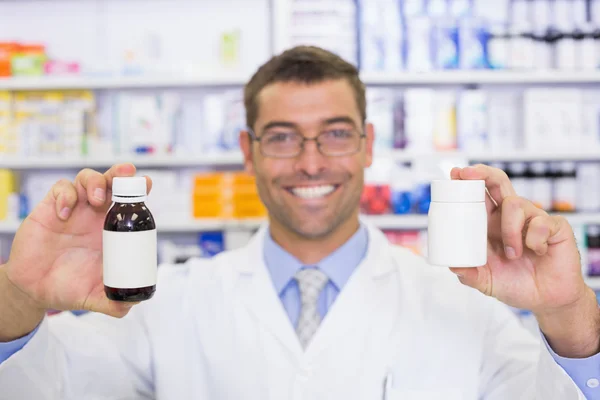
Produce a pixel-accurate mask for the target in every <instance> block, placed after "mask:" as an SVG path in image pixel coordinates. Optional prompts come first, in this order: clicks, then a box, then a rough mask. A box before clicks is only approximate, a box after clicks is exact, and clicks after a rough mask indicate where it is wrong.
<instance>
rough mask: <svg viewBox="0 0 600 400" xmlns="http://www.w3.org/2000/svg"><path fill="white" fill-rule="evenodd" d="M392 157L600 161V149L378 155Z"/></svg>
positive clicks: (397, 152) (388, 152) (381, 153)
mask: <svg viewBox="0 0 600 400" xmlns="http://www.w3.org/2000/svg"><path fill="white" fill-rule="evenodd" d="M377 155H380V156H384V157H390V158H392V159H393V160H395V161H398V162H411V161H415V160H431V161H437V160H443V159H461V160H468V161H482V162H496V161H506V162H510V161H600V149H598V150H595V151H590V150H583V151H575V150H573V151H537V150H536V151H526V150H513V151H503V152H490V151H481V152H463V151H440V152H434V153H415V152H410V151H401V150H396V151H382V152H379V153H377V152H376V156H377Z"/></svg>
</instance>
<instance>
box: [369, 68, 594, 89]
mask: <svg viewBox="0 0 600 400" xmlns="http://www.w3.org/2000/svg"><path fill="white" fill-rule="evenodd" d="M361 78H362V80H363V82H364V83H365V84H366V85H367V86H397V85H402V86H417V85H421V86H423V85H461V84H462V85H464V84H490V85H491V84H561V83H563V84H570V83H600V71H539V70H538V71H531V72H528V71H498V70H496V71H494V70H478V71H473V70H471V71H468V70H467V71H428V72H402V71H400V72H389V73H388V72H373V73H363V74H362V76H361Z"/></svg>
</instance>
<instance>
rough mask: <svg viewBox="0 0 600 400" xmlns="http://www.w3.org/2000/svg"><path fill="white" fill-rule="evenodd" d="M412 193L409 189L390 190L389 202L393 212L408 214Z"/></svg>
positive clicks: (410, 207) (410, 209)
mask: <svg viewBox="0 0 600 400" xmlns="http://www.w3.org/2000/svg"><path fill="white" fill-rule="evenodd" d="M412 198H413V195H412V193H411V192H410V191H400V190H398V191H396V190H392V194H391V198H390V200H391V203H392V211H393V213H394V214H410V213H411V211H412Z"/></svg>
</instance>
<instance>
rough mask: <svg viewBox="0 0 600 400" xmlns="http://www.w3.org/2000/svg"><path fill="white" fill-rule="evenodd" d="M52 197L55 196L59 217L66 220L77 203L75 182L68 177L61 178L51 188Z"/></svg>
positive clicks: (55, 205)
mask: <svg viewBox="0 0 600 400" xmlns="http://www.w3.org/2000/svg"><path fill="white" fill-rule="evenodd" d="M50 193H51V195H52V197H53V198H54V207H55V210H56V215H57V216H58V218H60V219H62V220H63V221H66V220H67V219H68V218H69V216H70V215H71V212H72V211H73V208H74V207H75V204H77V190H76V189H75V186H74V185H73V183H71V182H70V181H69V180H67V179H61V180H60V181H58V182H56V183H55V184H54V185H53V186H52V189H51V190H50Z"/></svg>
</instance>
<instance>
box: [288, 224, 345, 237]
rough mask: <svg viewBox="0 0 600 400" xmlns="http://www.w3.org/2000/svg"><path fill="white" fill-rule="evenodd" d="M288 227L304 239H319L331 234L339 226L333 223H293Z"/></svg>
mask: <svg viewBox="0 0 600 400" xmlns="http://www.w3.org/2000/svg"><path fill="white" fill-rule="evenodd" d="M292 225H293V226H290V228H291V230H292V231H293V232H295V233H296V234H297V235H298V236H301V237H303V238H306V239H321V238H324V237H326V236H328V235H329V234H331V232H333V231H334V230H335V228H336V227H337V226H338V225H339V224H335V223H334V222H319V223H315V222H309V223H295V224H292Z"/></svg>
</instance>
